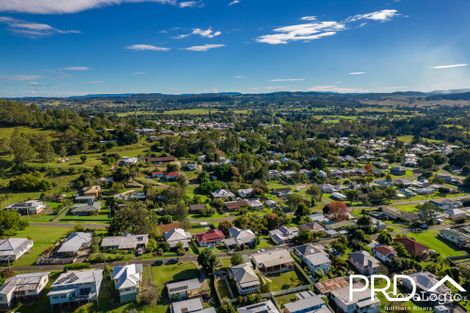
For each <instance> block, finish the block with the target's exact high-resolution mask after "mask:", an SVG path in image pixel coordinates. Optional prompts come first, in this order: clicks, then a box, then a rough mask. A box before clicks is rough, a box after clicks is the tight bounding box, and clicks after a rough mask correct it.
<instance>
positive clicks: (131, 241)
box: [101, 234, 149, 250]
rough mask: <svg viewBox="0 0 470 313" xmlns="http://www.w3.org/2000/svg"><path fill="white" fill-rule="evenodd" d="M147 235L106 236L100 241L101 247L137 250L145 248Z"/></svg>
mask: <svg viewBox="0 0 470 313" xmlns="http://www.w3.org/2000/svg"><path fill="white" fill-rule="evenodd" d="M148 237H149V235H131V234H127V235H125V236H114V237H106V238H103V240H102V241H101V249H116V250H137V249H138V248H145V247H146V246H147V243H148V239H149V238H148Z"/></svg>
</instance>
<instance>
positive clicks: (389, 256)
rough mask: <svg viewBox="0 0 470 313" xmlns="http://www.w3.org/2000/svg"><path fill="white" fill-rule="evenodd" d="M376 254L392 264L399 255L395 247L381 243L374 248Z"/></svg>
mask: <svg viewBox="0 0 470 313" xmlns="http://www.w3.org/2000/svg"><path fill="white" fill-rule="evenodd" d="M372 253H373V254H374V256H375V257H376V258H377V259H378V260H380V261H381V262H382V263H384V264H390V263H391V262H392V260H393V258H394V257H396V256H397V253H396V252H395V249H393V247H391V246H386V245H381V246H377V247H375V248H373V249H372Z"/></svg>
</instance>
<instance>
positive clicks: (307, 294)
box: [284, 290, 332, 313]
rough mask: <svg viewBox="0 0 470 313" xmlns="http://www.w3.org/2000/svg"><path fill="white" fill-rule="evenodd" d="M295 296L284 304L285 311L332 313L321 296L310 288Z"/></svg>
mask: <svg viewBox="0 0 470 313" xmlns="http://www.w3.org/2000/svg"><path fill="white" fill-rule="evenodd" d="M295 298H296V300H295V301H292V302H289V303H286V304H284V309H285V312H286V313H306V312H309V313H332V311H331V310H330V309H329V308H328V306H327V305H326V304H325V302H324V301H323V299H322V298H321V296H319V295H316V294H315V293H314V292H313V291H311V290H307V291H302V292H300V293H298V294H296V295H295Z"/></svg>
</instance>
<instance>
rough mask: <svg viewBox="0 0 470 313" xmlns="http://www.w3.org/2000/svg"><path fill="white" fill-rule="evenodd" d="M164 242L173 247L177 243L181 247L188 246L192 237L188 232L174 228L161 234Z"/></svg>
mask: <svg viewBox="0 0 470 313" xmlns="http://www.w3.org/2000/svg"><path fill="white" fill-rule="evenodd" d="M163 237H165V240H166V242H168V243H169V244H170V247H172V248H175V247H176V245H178V243H181V244H182V245H183V248H185V249H187V248H189V242H190V241H191V239H192V238H193V236H192V235H191V233H190V232H187V231H185V230H184V229H182V228H174V229H172V230H170V231H167V232H165V233H164V234H163Z"/></svg>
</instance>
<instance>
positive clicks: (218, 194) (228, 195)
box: [211, 189, 235, 200]
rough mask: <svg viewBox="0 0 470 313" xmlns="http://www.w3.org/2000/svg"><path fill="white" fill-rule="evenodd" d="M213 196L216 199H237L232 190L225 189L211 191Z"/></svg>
mask: <svg viewBox="0 0 470 313" xmlns="http://www.w3.org/2000/svg"><path fill="white" fill-rule="evenodd" d="M211 195H212V197H213V198H216V199H219V198H220V199H224V200H231V199H235V194H234V193H233V192H231V191H228V190H225V189H219V190H216V191H214V192H212V193H211Z"/></svg>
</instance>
